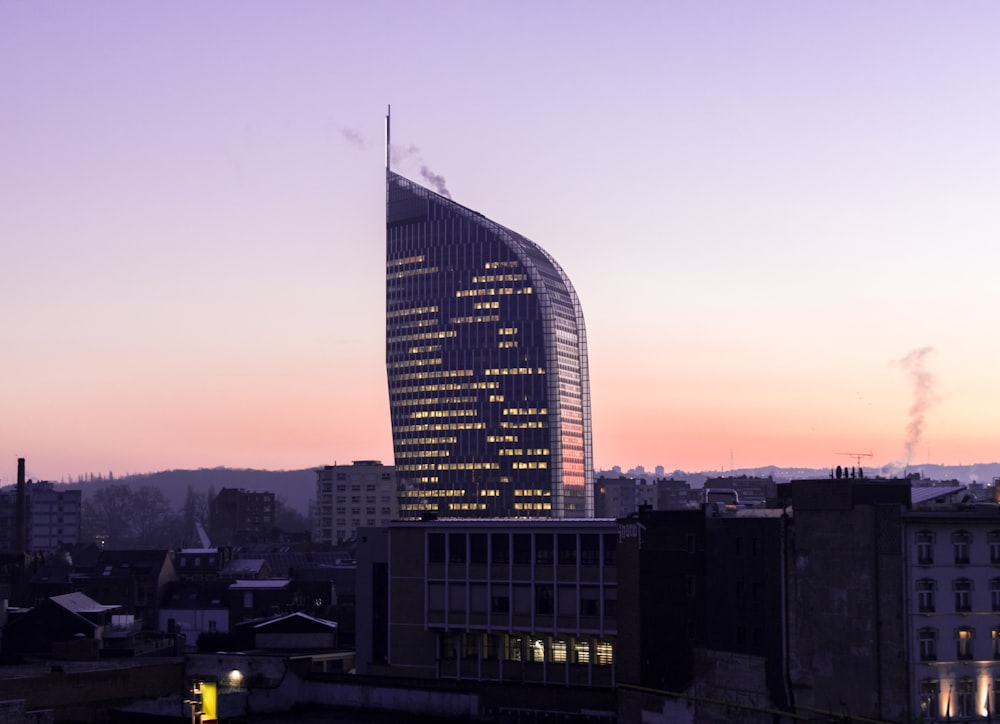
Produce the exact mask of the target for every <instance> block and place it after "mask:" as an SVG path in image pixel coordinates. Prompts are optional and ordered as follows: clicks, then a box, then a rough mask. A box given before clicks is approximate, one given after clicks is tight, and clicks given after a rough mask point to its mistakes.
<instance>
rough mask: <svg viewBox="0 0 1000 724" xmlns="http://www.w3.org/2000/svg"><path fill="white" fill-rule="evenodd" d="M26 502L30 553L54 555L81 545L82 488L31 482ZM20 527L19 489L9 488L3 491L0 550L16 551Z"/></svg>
mask: <svg viewBox="0 0 1000 724" xmlns="http://www.w3.org/2000/svg"><path fill="white" fill-rule="evenodd" d="M24 498H25V501H24V502H25V510H24V522H23V524H24V544H25V549H26V550H27V551H28V552H29V553H35V552H46V553H52V552H55V551H58V550H59V549H60V548H62V547H64V546H73V545H76V544H77V543H79V542H80V511H81V507H82V494H81V492H80V489H79V488H71V487H69V486H67V485H57V484H55V483H50V482H46V481H39V482H32V481H30V480H29V481H28V482H27V483H26V484H25V488H24ZM17 525H18V521H17V488H16V486H14V485H8V486H5V487H4V488H2V489H0V550H13V548H14V545H15V541H16V539H17V536H16V535H15V532H16V526H17Z"/></svg>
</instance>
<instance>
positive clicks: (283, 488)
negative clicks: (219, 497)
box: [76, 468, 316, 515]
mask: <svg viewBox="0 0 1000 724" xmlns="http://www.w3.org/2000/svg"><path fill="white" fill-rule="evenodd" d="M314 470H315V469H314V468H306V469H305V470H250V469H237V468H200V469H198V470H164V471H162V472H158V473H143V474H140V475H122V476H121V477H118V476H115V477H103V476H95V477H94V478H92V479H89V480H85V481H81V482H79V483H76V485H78V486H79V487H80V489H81V490H82V491H83V496H84V499H86V497H87V493H88V492H93V491H96V490H100V489H101V488H103V487H107V486H109V485H113V484H116V483H119V484H120V483H124V484H126V485H129V486H135V487H141V486H143V485H152V486H155V487H157V488H159V489H160V490H161V491H162V492H163V494H164V495H165V496H166V497H167V500H168V501H169V502H170V505H171V507H173V508H175V509H176V508H180V506H181V505H183V503H184V498H185V496H186V495H187V490H188V486H190V487H191V488H192V489H193V490H194V491H195V492H196V493H205V492H207V491H208V490H209V488H211V489H213V490H214V491H215V492H216V493H218V492H219V491H220V490H222V488H242V489H243V490H249V491H252V492H258V493H259V492H271V493H274V495H275V497H276V498H277V499H278V500H280V501H282V502H283V503H284V504H285V505H287V506H288V507H290V508H293V509H295V510H297V511H298V512H299V513H301V514H302V515H308V514H309V501H311V500H313V499H315V497H316V473H315V472H314Z"/></svg>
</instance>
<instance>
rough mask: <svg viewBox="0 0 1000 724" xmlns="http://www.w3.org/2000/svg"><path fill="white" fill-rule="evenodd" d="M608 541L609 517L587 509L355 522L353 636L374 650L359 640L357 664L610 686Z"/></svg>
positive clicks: (613, 618)
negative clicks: (381, 525) (367, 525)
mask: <svg viewBox="0 0 1000 724" xmlns="http://www.w3.org/2000/svg"><path fill="white" fill-rule="evenodd" d="M383 537H384V543H383V542H382V538H383ZM617 544H618V529H617V526H616V524H615V521H614V520H599V519H589V520H587V519H477V520H471V519H467V520H466V519H449V520H435V521H426V522H416V521H413V522H394V523H391V524H390V525H389V526H388V527H387V528H386V529H385V530H384V531H382V532H379V531H372V530H367V531H364V532H363V534H362V537H361V539H359V545H358V549H359V553H358V557H359V561H364V563H363V564H362V563H359V567H360V566H361V565H364V566H365V567H366V568H369V569H370V571H369V572H366V573H359V579H358V582H359V586H358V591H357V610H358V630H359V637H360V636H361V635H362V632H364V635H367V636H370V637H372V638H373V639H377V640H378V641H381V642H383V644H384V646H385V650H384V652H383V651H379V650H377V646H372V647H370V646H367V645H364V644H362V643H360V642H359V646H358V654H359V661H358V667H359V672H362V673H373V674H385V675H395V676H408V677H414V676H417V677H427V678H433V679H463V680H475V681H507V682H534V683H539V684H549V685H556V686H565V685H582V686H587V687H611V686H613V683H614V676H615V662H616V642H617V635H618V623H617V621H618V619H617V614H618V611H617V599H618V577H617V571H618V568H617V561H616V556H617ZM369 550H370V551H376V552H377V551H382V552H384V557H385V560H384V561H379V560H377V559H378V555H377V554H376V555H374V556H369V555H368V551H369ZM381 591H385V592H387V597H388V600H387V606H386V610H385V612H384V614H380V612H379V606H378V598H377V595H376V594H377V593H378V592H381ZM369 612H371V615H372V616H379V617H381V616H382V615H384V619H385V626H386V629H387V630H386V631H383V632H379V631H377V630H375V629H374V627H373V626H372V625H371V622H370V621H367V620H366V619H365V617H366V616H368V615H369ZM362 654H364V660H361V659H362Z"/></svg>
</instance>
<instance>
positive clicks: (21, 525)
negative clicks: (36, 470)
mask: <svg viewBox="0 0 1000 724" xmlns="http://www.w3.org/2000/svg"><path fill="white" fill-rule="evenodd" d="M25 494H26V491H25V482H24V458H18V459H17V498H16V509H15V511H14V539H13V541H11V542H12V543H13V544H14V551H15V552H16V553H21V554H23V553H25V545H24V544H25V541H24V532H25V528H26V526H25V522H26V521H25V518H26V517H27V510H26V508H27V506H26V504H25V503H26V500H25Z"/></svg>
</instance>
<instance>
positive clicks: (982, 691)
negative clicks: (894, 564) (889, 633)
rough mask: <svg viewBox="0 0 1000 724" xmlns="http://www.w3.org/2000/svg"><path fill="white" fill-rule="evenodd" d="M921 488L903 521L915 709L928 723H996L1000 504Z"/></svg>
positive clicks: (999, 704)
mask: <svg viewBox="0 0 1000 724" xmlns="http://www.w3.org/2000/svg"><path fill="white" fill-rule="evenodd" d="M920 490H921V489H919V488H914V505H913V508H912V510H911V511H910V512H909V513H907V514H906V515H905V516H904V531H905V533H904V535H905V551H904V561H905V576H906V581H905V589H904V590H905V591H906V592H907V593H906V600H907V603H906V618H907V624H908V625H907V631H908V633H909V642H908V650H909V652H910V655H909V657H908V658H909V677H910V692H911V697H912V701H911V706H912V707H913V711H914V712H915V713H917V714H919V715H920V716H921V717H922V719H923V721H925V722H935V721H973V720H983V719H987V718H992V717H995V716H997V712H998V710H1000V506H998V505H997V504H996V503H973V502H971V501H969V502H961V500H962V498H963V497H964V495H963V491H962V490H961V489H960V488H959V489H953V490H951V491H947V490H941V489H931V491H930V492H929V493H924V494H922V493H920V492H919V491H920ZM935 493H936V494H937V497H935V498H931V497H930V496H931V495H934V494H935ZM920 497H926V498H927V500H924V501H919V498H920Z"/></svg>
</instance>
